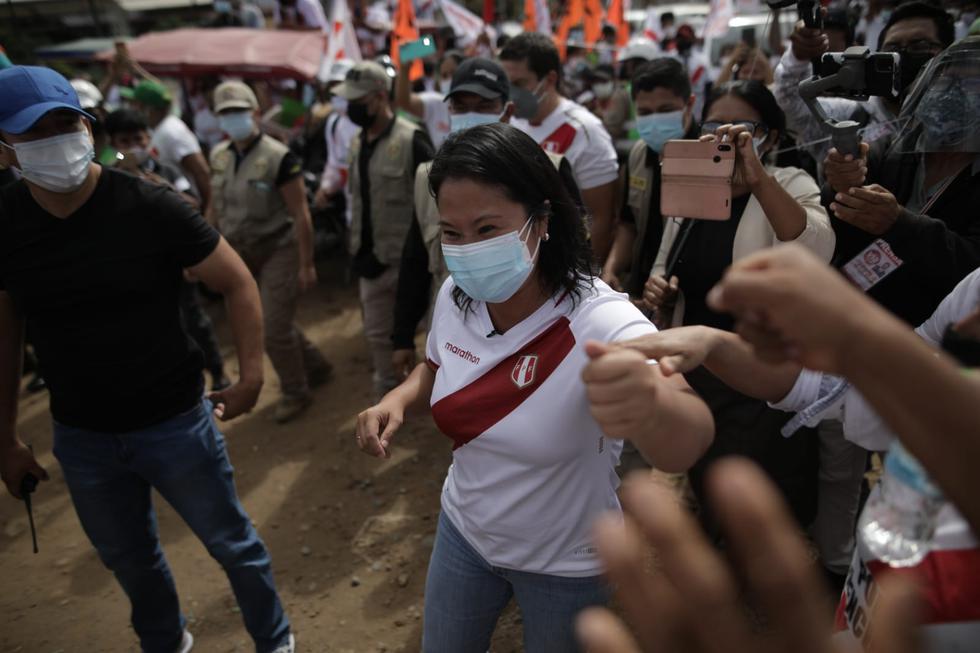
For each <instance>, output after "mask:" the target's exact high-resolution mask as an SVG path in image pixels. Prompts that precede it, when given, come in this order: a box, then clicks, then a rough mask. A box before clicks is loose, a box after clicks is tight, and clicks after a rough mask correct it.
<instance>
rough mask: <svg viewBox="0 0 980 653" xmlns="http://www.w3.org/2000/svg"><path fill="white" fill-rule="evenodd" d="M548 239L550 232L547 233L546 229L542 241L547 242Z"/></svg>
mask: <svg viewBox="0 0 980 653" xmlns="http://www.w3.org/2000/svg"><path fill="white" fill-rule="evenodd" d="M550 239H551V234H549V233H548V232H547V231H546V232H544V241H545V242H548V241H549V240H550Z"/></svg>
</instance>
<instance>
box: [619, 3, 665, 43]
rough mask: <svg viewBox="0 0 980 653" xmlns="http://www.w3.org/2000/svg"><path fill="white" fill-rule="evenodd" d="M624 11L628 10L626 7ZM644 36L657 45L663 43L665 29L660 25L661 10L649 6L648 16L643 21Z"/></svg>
mask: <svg viewBox="0 0 980 653" xmlns="http://www.w3.org/2000/svg"><path fill="white" fill-rule="evenodd" d="M623 11H624V12H625V11H626V8H625V7H624V8H623ZM643 36H645V37H647V38H648V39H650V40H651V41H653V42H654V43H656V44H657V45H661V44H662V43H663V41H664V31H663V29H661V27H660V12H658V11H657V9H656V8H655V7H647V18H646V20H645V21H644V22H643Z"/></svg>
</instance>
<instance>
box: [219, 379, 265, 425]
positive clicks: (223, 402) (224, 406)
mask: <svg viewBox="0 0 980 653" xmlns="http://www.w3.org/2000/svg"><path fill="white" fill-rule="evenodd" d="M261 390H262V381H257V382H256V381H244V380H240V381H239V382H238V383H236V384H234V385H232V386H231V387H229V388H225V389H224V390H219V391H217V392H211V393H209V394H208V399H210V400H211V403H212V404H214V416H215V417H216V418H217V419H220V420H222V421H224V422H227V421H228V420H231V419H235V418H236V417H238V416H239V415H244V414H245V413H249V412H251V411H252V409H253V408H254V407H255V402H257V401H258V400H259V392H260V391H261Z"/></svg>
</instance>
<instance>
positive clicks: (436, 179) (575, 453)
mask: <svg viewBox="0 0 980 653" xmlns="http://www.w3.org/2000/svg"><path fill="white" fill-rule="evenodd" d="M429 184H430V187H431V189H432V191H433V193H434V195H435V197H436V201H437V203H438V206H439V213H440V217H441V225H440V226H441V228H442V250H443V254H444V256H445V260H446V265H447V267H448V268H449V271H450V274H451V277H450V278H449V279H447V280H446V283H445V284H444V285H443V287H442V290H441V291H440V294H439V297H438V299H437V300H436V308H435V312H434V315H433V319H432V329H431V330H430V332H429V337H428V342H427V346H426V355H427V360H426V362H425V363H423V364H420V365H418V366H417V367H416V368H415V370H414V371H413V372H412V374H411V375H410V376H409V377H408V379H406V380H405V382H403V383H402V384H401V385H400V386H398V387H397V388H395V389H394V390H392V391H391V392H389V393H388V394H387V395H386V396H385V397H384V398H383V399H382V400H381V402H380V403H379V404H377V405H376V406H373V407H371V408H369V409H367V410H365V411H364V412H362V413H361V414H360V415H359V416H358V420H357V433H356V439H357V443H358V446H359V447H360V448H361V449H362V450H363V451H364V452H365V453H368V454H370V455H373V456H377V457H379V458H387V457H389V456H390V454H391V446H392V439H393V438H394V436H395V434H396V433H397V431H398V428H399V427H400V426H401V424H402V423H403V421H404V420H405V416H406V413H407V412H408V411H418V412H422V411H425V410H427V409H428V410H431V413H432V416H433V418H434V419H435V422H436V424H437V425H438V427H439V429H440V430H441V431H442V432H443V433H444V434H445V435H446V436H447V437H449V438H450V439H451V440H452V442H453V465H452V466H451V467H450V469H449V473H448V476H447V479H446V482H445V485H444V489H443V494H442V514H441V516H440V519H439V526H438V532H437V535H436V542H435V547H434V549H433V552H432V558H431V561H430V564H429V571H428V576H427V579H426V588H425V612H424V614H425V619H424V623H423V641H422V650H423V651H425V652H426V653H442V652H444V651H452V652H453V653H483V652H484V651H486V650H487V649H488V648H489V644H490V638H491V635H492V633H493V630H494V626H495V624H496V622H497V618H498V617H499V615H500V613H501V612H502V611H503V609H504V607H505V606H506V605H507V603H508V602H509V601H510V599H511V598H512V597H514V598H516V600H517V603H518V605H519V606H520V608H521V612H522V615H523V619H524V645H525V649H526V650H528V651H532V652H534V653H548V652H555V653H557V652H559V651H560V652H562V653H567V652H569V651H577V650H579V649H578V647H577V646H576V644H575V637H574V633H573V618H574V615H575V614H576V613H577V612H579V611H580V610H581V609H582V608H584V607H586V606H589V605H597V604H602V603H605V602H606V599H607V593H608V592H607V588H606V585H605V581H604V580H603V579H602V577H601V574H602V572H603V569H602V566H601V565H600V564H599V561H598V559H597V558H596V557H595V549H594V547H593V545H592V531H591V529H592V524H593V522H594V520H595V518H596V517H598V516H599V514H601V513H602V512H605V511H607V510H614V511H617V510H619V500H618V499H617V496H616V488H617V486H618V479H617V476H616V472H615V466H616V463H617V461H618V459H619V453H620V450H621V449H622V440H623V439H625V438H627V437H629V438H630V439H631V440H632V441H633V442H634V444H635V445H636V446H637V448H638V449H639V450H640V451H641V452H643V454H644V455H646V456H647V457H648V458H649V459H650V460H651V461H655V462H656V463H657V464H658V466H660V467H661V468H663V469H665V470H670V471H675V472H680V471H684V470H686V469H687V468H688V467H689V466H690V465H691V464H692V463H693V462H694V461H695V460H696V459H697V458H698V457H699V456H700V455H701V453H702V452H703V451H704V450H705V448H706V447H707V446H708V443H709V442H710V440H711V437H712V425H711V416H710V414H709V412H708V409H707V407H706V406H705V405H704V403H703V402H702V401H701V400H700V399H698V398H697V397H696V396H695V395H694V394H693V393H692V392H691V389H690V388H689V387H688V385H687V383H686V382H685V381H684V379H683V377H682V376H680V375H676V376H674V377H673V380H672V381H671V382H668V383H665V382H664V378H663V376H662V374H661V373H660V370H659V369H658V367H657V366H656V365H649V364H648V361H647V360H646V358H645V357H643V356H641V355H639V354H637V353H636V352H623V351H618V352H614V351H612V350H611V349H610V348H609V347H608V346H607V345H604V344H600V342H601V343H607V342H615V341H618V340H623V339H627V338H632V337H636V336H638V335H643V334H647V333H651V332H653V331H654V330H655V329H654V327H653V325H651V324H650V323H649V321H647V320H646V319H645V318H644V317H643V316H642V315H641V314H640V312H639V311H638V310H637V309H636V308H635V307H634V306H633V305H632V304H631V303H630V302H629V300H628V299H627V298H626V297H625V296H624V295H621V294H618V293H616V292H614V291H613V290H611V289H610V288H609V286H607V285H606V284H604V283H603V282H602V281H600V280H599V279H597V278H596V277H595V276H594V272H593V269H592V266H591V264H590V263H589V260H590V254H589V247H588V244H587V242H586V239H585V234H586V231H585V227H584V223H583V221H582V217H581V212H580V210H579V208H578V206H577V205H576V204H575V203H574V202H573V201H572V200H571V198H570V197H569V195H568V191H567V190H566V188H565V185H564V184H563V183H562V181H561V177H560V176H559V174H558V171H557V170H556V169H555V166H554V164H553V163H552V162H551V160H550V159H549V158H548V157H547V155H546V154H545V152H544V151H543V150H542V149H541V148H540V147H539V146H538V144H537V143H536V142H535V141H534V140H533V139H532V138H530V137H529V136H527V135H526V134H523V133H522V132H521V131H519V130H517V129H515V128H513V127H510V126H509V125H504V124H496V123H495V124H487V125H481V126H477V127H471V128H469V129H464V130H461V131H459V132H458V133H455V134H453V135H451V136H450V137H449V139H448V140H447V141H446V142H445V143H444V144H443V146H442V149H440V151H439V153H438V154H437V155H436V158H435V160H434V162H433V164H432V169H431V171H430V174H429ZM589 340H594V341H599V342H588V341H589ZM634 383H637V384H639V385H641V386H642V387H645V388H648V389H649V391H650V392H649V393H632V395H630V396H628V397H627V396H624V395H623V393H622V391H621V388H622V387H623V386H624V385H625V386H630V387H633V384H634ZM638 398H639V399H641V400H640V401H637V399H638Z"/></svg>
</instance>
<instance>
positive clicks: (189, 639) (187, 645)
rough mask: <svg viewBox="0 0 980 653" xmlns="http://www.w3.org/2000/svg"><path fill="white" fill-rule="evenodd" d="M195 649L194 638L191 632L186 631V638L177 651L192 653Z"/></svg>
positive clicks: (181, 641) (178, 652)
mask: <svg viewBox="0 0 980 653" xmlns="http://www.w3.org/2000/svg"><path fill="white" fill-rule="evenodd" d="M192 648H194V636H193V635H191V631H189V630H185V631H184V638H183V639H181V640H180V648H178V649H177V653H190V651H191V649H192Z"/></svg>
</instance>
